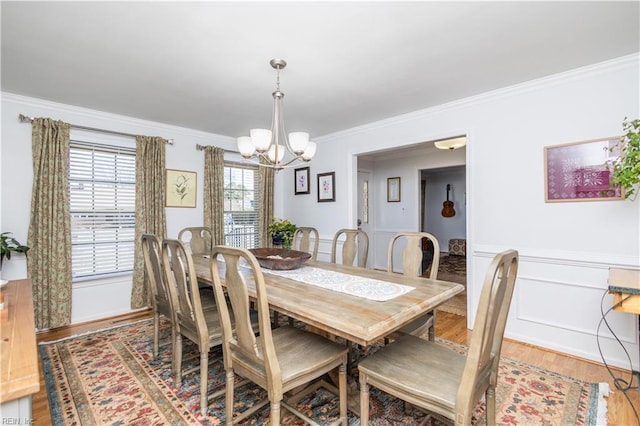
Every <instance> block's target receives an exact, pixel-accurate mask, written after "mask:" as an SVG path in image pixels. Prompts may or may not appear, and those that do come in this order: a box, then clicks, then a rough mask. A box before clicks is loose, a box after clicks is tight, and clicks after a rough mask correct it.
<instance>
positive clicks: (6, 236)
mask: <svg viewBox="0 0 640 426" xmlns="http://www.w3.org/2000/svg"><path fill="white" fill-rule="evenodd" d="M11 235H13V233H12V232H3V233H1V234H0V270H2V262H4V258H5V257H6V258H7V260H10V259H11V252H16V253H24V254H25V255H26V254H27V251H29V247H27V246H25V245H23V244H20V243H19V242H18V240H16V239H15V238H13V237H12V236H11Z"/></svg>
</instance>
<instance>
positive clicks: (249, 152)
mask: <svg viewBox="0 0 640 426" xmlns="http://www.w3.org/2000/svg"><path fill="white" fill-rule="evenodd" d="M236 141H237V144H238V151H240V154H241V155H242V156H243V157H244V158H251V157H252V156H253V154H255V152H256V148H255V146H254V145H253V142H251V137H249V136H240V137H239V138H238V139H237V140H236Z"/></svg>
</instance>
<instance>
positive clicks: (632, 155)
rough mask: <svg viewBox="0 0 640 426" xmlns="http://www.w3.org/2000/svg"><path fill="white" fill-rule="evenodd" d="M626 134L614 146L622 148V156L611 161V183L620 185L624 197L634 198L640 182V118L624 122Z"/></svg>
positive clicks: (623, 126)
mask: <svg viewBox="0 0 640 426" xmlns="http://www.w3.org/2000/svg"><path fill="white" fill-rule="evenodd" d="M622 128H623V130H624V131H625V135H624V136H623V137H622V139H621V140H620V143H619V144H618V145H617V146H616V147H615V148H614V149H619V150H620V157H619V158H617V159H615V160H613V161H612V162H611V163H609V169H610V170H611V171H612V173H611V185H612V186H613V185H618V186H620V188H621V189H622V190H623V191H624V198H630V199H631V200H634V199H635V198H636V197H637V195H638V192H637V191H638V184H639V183H640V119H635V120H632V121H628V120H627V119H626V118H625V119H624V121H623V123H622Z"/></svg>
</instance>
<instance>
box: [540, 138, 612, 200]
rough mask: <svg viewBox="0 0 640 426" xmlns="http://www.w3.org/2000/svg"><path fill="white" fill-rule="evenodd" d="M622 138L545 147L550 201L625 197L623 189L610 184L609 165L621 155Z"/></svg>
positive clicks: (546, 186)
mask: <svg viewBox="0 0 640 426" xmlns="http://www.w3.org/2000/svg"><path fill="white" fill-rule="evenodd" d="M619 141H620V137H619V136H616V137H611V138H604V139H595V140H591V141H584V142H573V143H567V144H562V145H553V146H546V147H545V148H544V185H545V201H546V202H547V203H553V202H566V201H600V200H622V199H624V193H623V191H622V190H621V189H620V188H619V187H618V186H617V185H616V186H614V187H612V186H611V184H610V173H611V172H610V170H609V168H608V167H607V165H608V164H610V162H611V161H612V160H614V159H615V158H618V157H619V156H620V151H619V148H618V142H619Z"/></svg>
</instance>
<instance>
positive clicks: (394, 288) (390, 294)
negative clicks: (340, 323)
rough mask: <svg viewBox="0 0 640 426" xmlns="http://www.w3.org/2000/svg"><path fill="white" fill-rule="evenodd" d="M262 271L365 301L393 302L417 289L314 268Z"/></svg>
mask: <svg viewBox="0 0 640 426" xmlns="http://www.w3.org/2000/svg"><path fill="white" fill-rule="evenodd" d="M262 271H263V272H264V273H268V274H274V275H279V276H281V277H285V278H289V279H292V280H296V281H302V282H303V283H305V284H310V285H314V286H317V287H322V288H325V289H327V290H333V291H338V292H340V293H346V294H350V295H352V296H358V297H364V298H365V299H369V300H375V301H378V302H385V301H387V300H391V299H393V298H395V297H398V296H402V295H403V294H406V293H408V292H410V291H411V290H414V289H415V287H411V286H408V285H403V284H396V283H391V282H387V281H381V280H376V279H373V278H366V277H360V276H357V275H350V274H344V273H342V272H335V271H328V270H326V269H320V268H315V267H313V266H303V267H301V268H298V269H293V270H290V271H275V270H269V269H262Z"/></svg>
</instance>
